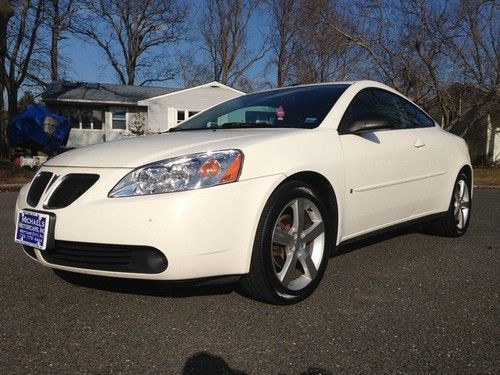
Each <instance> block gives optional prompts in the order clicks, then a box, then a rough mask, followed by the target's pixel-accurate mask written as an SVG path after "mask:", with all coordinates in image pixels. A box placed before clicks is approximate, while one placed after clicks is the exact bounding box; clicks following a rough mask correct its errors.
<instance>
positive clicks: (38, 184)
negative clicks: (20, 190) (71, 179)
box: [26, 172, 52, 207]
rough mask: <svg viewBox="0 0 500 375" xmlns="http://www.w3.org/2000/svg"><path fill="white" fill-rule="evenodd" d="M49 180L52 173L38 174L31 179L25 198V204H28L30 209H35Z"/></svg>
mask: <svg viewBox="0 0 500 375" xmlns="http://www.w3.org/2000/svg"><path fill="white" fill-rule="evenodd" d="M51 178H52V173H50V172H40V173H38V174H37V175H36V177H35V178H34V179H33V182H32V183H31V186H30V189H29V190H28V196H27V197H26V202H28V204H29V205H30V206H31V207H36V205H37V204H38V202H39V201H40V198H41V197H42V194H43V192H44V191H45V188H46V187H47V185H48V184H49V181H50V179H51Z"/></svg>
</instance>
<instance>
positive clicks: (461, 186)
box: [433, 172, 472, 237]
mask: <svg viewBox="0 0 500 375" xmlns="http://www.w3.org/2000/svg"><path fill="white" fill-rule="evenodd" d="M471 208H472V196H471V182H470V179H469V177H468V176H467V175H466V174H465V173H463V172H460V174H459V175H458V177H457V180H456V182H455V186H454V187H453V194H452V197H451V202H450V206H449V208H448V212H447V213H446V215H445V216H444V217H442V218H441V219H439V220H437V221H436V222H435V223H433V232H434V233H436V234H439V235H442V236H447V237H459V236H461V235H463V234H464V233H465V232H466V231H467V228H468V227H469V222H470V213H471Z"/></svg>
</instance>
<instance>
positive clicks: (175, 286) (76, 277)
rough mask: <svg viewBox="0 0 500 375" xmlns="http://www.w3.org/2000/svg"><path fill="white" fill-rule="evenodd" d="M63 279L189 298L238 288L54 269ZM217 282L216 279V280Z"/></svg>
mask: <svg viewBox="0 0 500 375" xmlns="http://www.w3.org/2000/svg"><path fill="white" fill-rule="evenodd" d="M53 271H54V273H55V274H56V275H57V276H58V277H59V278H61V279H62V280H64V281H66V282H68V283H70V284H72V285H75V286H78V287H84V288H91V289H97V290H103V291H108V292H114V293H124V294H136V295H144V296H153V297H170V298H187V297H194V296H208V295H224V294H230V293H233V292H234V291H236V290H237V284H235V283H234V282H232V283H224V284H213V285H211V284H209V285H204V284H201V285H200V284H199V283H193V282H175V283H173V282H166V281H156V280H140V279H122V278H113V277H104V276H95V275H85V274H78V273H74V272H66V271H61V270H56V269H54V270H53ZM214 282H215V281H214Z"/></svg>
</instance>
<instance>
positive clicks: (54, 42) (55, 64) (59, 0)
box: [46, 0, 77, 81]
mask: <svg viewBox="0 0 500 375" xmlns="http://www.w3.org/2000/svg"><path fill="white" fill-rule="evenodd" d="M76 12H77V9H76V2H75V1H74V0H50V1H49V2H48V9H47V17H46V23H47V26H48V28H49V30H50V34H51V35H50V37H51V40H50V79H51V80H52V81H57V80H58V79H59V78H60V77H59V74H60V72H59V57H60V56H59V42H60V41H61V40H62V39H64V37H65V36H64V34H65V33H66V32H68V31H69V30H70V28H71V24H72V21H73V18H74V17H75V15H76Z"/></svg>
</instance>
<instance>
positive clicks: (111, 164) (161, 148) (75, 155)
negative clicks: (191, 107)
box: [45, 129, 303, 168]
mask: <svg viewBox="0 0 500 375" xmlns="http://www.w3.org/2000/svg"><path fill="white" fill-rule="evenodd" d="M301 130H303V129H221V130H216V131H213V130H197V131H179V132H170V133H163V134H158V135H151V136H144V137H137V138H132V139H126V140H119V141H111V142H104V143H99V144H96V145H92V146H87V147H82V148H78V149H74V150H71V151H67V152H65V153H62V154H60V155H58V156H56V157H54V158H52V159H49V160H48V161H47V162H46V163H45V165H46V166H49V167H53V166H58V167H91V168H137V167H139V166H142V165H144V164H148V163H153V162H156V161H159V160H163V159H167V158H171V157H176V156H182V155H187V154H193V153H198V152H206V151H216V150H224V149H229V148H236V149H241V150H243V152H244V151H245V148H246V147H247V146H249V145H253V144H255V143H259V142H263V141H268V140H271V139H273V138H281V137H283V136H286V135H290V133H295V132H299V131H301Z"/></svg>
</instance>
